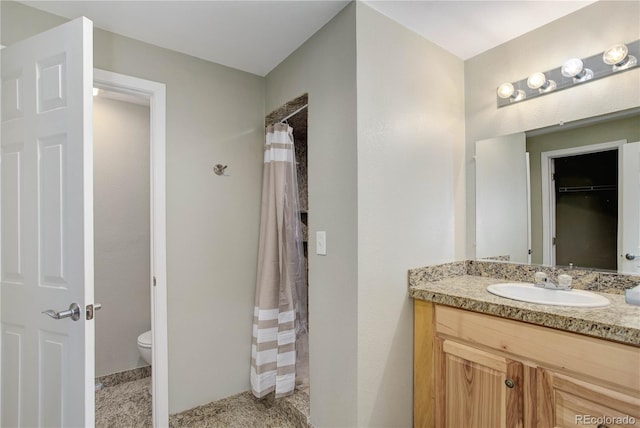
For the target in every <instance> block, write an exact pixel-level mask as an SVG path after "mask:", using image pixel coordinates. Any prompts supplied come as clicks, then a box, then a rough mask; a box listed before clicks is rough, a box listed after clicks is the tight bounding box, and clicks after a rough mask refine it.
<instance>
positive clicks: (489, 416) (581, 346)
mask: <svg viewBox="0 0 640 428" xmlns="http://www.w3.org/2000/svg"><path fill="white" fill-rule="evenodd" d="M414 337H415V341H414V352H415V354H414V426H415V427H438V428H440V427H446V428H449V427H451V428H457V427H462V426H464V427H478V428H485V427H486V428H497V427H501V428H515V427H517V428H536V427H539V428H546V427H584V426H592V427H600V428H602V427H607V428H611V427H616V426H625V427H630V426H634V427H640V348H638V347H634V346H629V345H624V344H620V343H614V342H609V341H606V340H601V339H596V338H592V337H587V336H584V335H580V334H575V333H569V332H564V331H560V330H555V329H550V328H545V327H540V326H535V325H531V324H527V323H523V322H518V321H512V320H507V319H504V318H499V317H494V316H489V315H483V314H479V313H474V312H469V311H464V310H460V309H454V308H450V307H446V306H440V305H435V304H433V303H431V302H425V301H421V300H416V301H415V328H414ZM603 417H608V419H605V420H603V419H602V418H603ZM624 418H626V419H624ZM590 422H595V423H590ZM616 422H628V423H627V424H616Z"/></svg>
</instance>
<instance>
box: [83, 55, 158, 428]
mask: <svg viewBox="0 0 640 428" xmlns="http://www.w3.org/2000/svg"><path fill="white" fill-rule="evenodd" d="M93 81H94V87H96V88H99V89H105V90H110V91H115V92H120V93H125V94H129V95H135V96H141V97H144V98H146V99H148V100H149V105H150V122H151V133H150V137H151V143H150V150H151V152H150V154H151V156H150V159H151V167H150V171H151V174H150V175H151V176H150V184H151V192H150V193H151V206H150V211H151V219H150V220H151V247H150V251H151V266H150V271H151V272H150V273H151V283H150V284H149V287H150V294H151V334H152V339H151V340H152V343H153V346H152V360H151V361H152V365H151V366H152V370H153V375H152V391H153V394H152V406H153V413H152V414H153V426H154V427H164V426H168V425H169V358H168V342H167V333H168V332H167V233H166V87H165V84H164V83H159V82H153V81H150V80H145V79H140V78H137V77H132V76H127V75H124V74H119V73H114V72H111V71H106V70H100V69H97V68H94V74H93Z"/></svg>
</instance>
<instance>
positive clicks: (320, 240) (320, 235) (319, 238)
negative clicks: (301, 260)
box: [316, 231, 327, 256]
mask: <svg viewBox="0 0 640 428" xmlns="http://www.w3.org/2000/svg"><path fill="white" fill-rule="evenodd" d="M316 254H318V255H321V256H326V255H327V232H325V231H321V232H316Z"/></svg>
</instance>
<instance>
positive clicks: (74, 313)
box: [42, 303, 80, 321]
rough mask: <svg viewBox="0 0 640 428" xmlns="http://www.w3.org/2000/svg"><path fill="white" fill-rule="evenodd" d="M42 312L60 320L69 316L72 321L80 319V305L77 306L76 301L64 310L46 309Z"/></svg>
mask: <svg viewBox="0 0 640 428" xmlns="http://www.w3.org/2000/svg"><path fill="white" fill-rule="evenodd" d="M42 313H43V314H46V315H49V316H50V317H51V318H53V319H55V320H60V319H62V318H71V319H72V320H74V321H78V320H79V319H80V306H78V305H77V304H76V303H72V304H70V305H69V309H67V310H66V311H60V312H56V311H54V310H53V309H48V310H46V311H42Z"/></svg>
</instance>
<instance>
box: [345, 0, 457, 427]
mask: <svg viewBox="0 0 640 428" xmlns="http://www.w3.org/2000/svg"><path fill="white" fill-rule="evenodd" d="M357 12H358V13H357V51H358V57H357V58H358V62H357V70H358V79H357V80H358V165H357V166H358V426H362V427H365V426H379V427H389V426H393V427H409V426H412V420H413V418H412V414H413V395H412V390H413V335H412V333H413V306H412V301H411V299H409V298H407V270H408V269H410V268H413V267H417V266H424V265H428V264H437V263H441V262H447V261H452V260H453V259H454V258H455V218H456V211H455V194H456V176H457V172H458V171H460V169H461V168H463V167H464V162H463V158H462V156H461V153H462V150H464V98H463V97H464V94H463V84H464V76H463V71H464V65H463V62H462V60H460V59H458V58H456V57H455V56H453V55H452V54H450V53H448V52H446V51H445V50H443V49H442V48H440V47H438V46H436V45H435V44H433V43H431V42H429V41H427V40H425V39H424V38H422V37H420V36H419V35H417V34H416V33H413V32H412V31H410V30H408V29H406V28H404V27H402V26H401V25H399V24H398V23H396V22H395V21H392V20H390V19H389V18H387V17H385V16H383V15H381V14H380V13H378V12H376V11H374V10H373V9H371V8H370V7H369V6H366V5H364V4H362V3H358V5H357Z"/></svg>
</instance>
